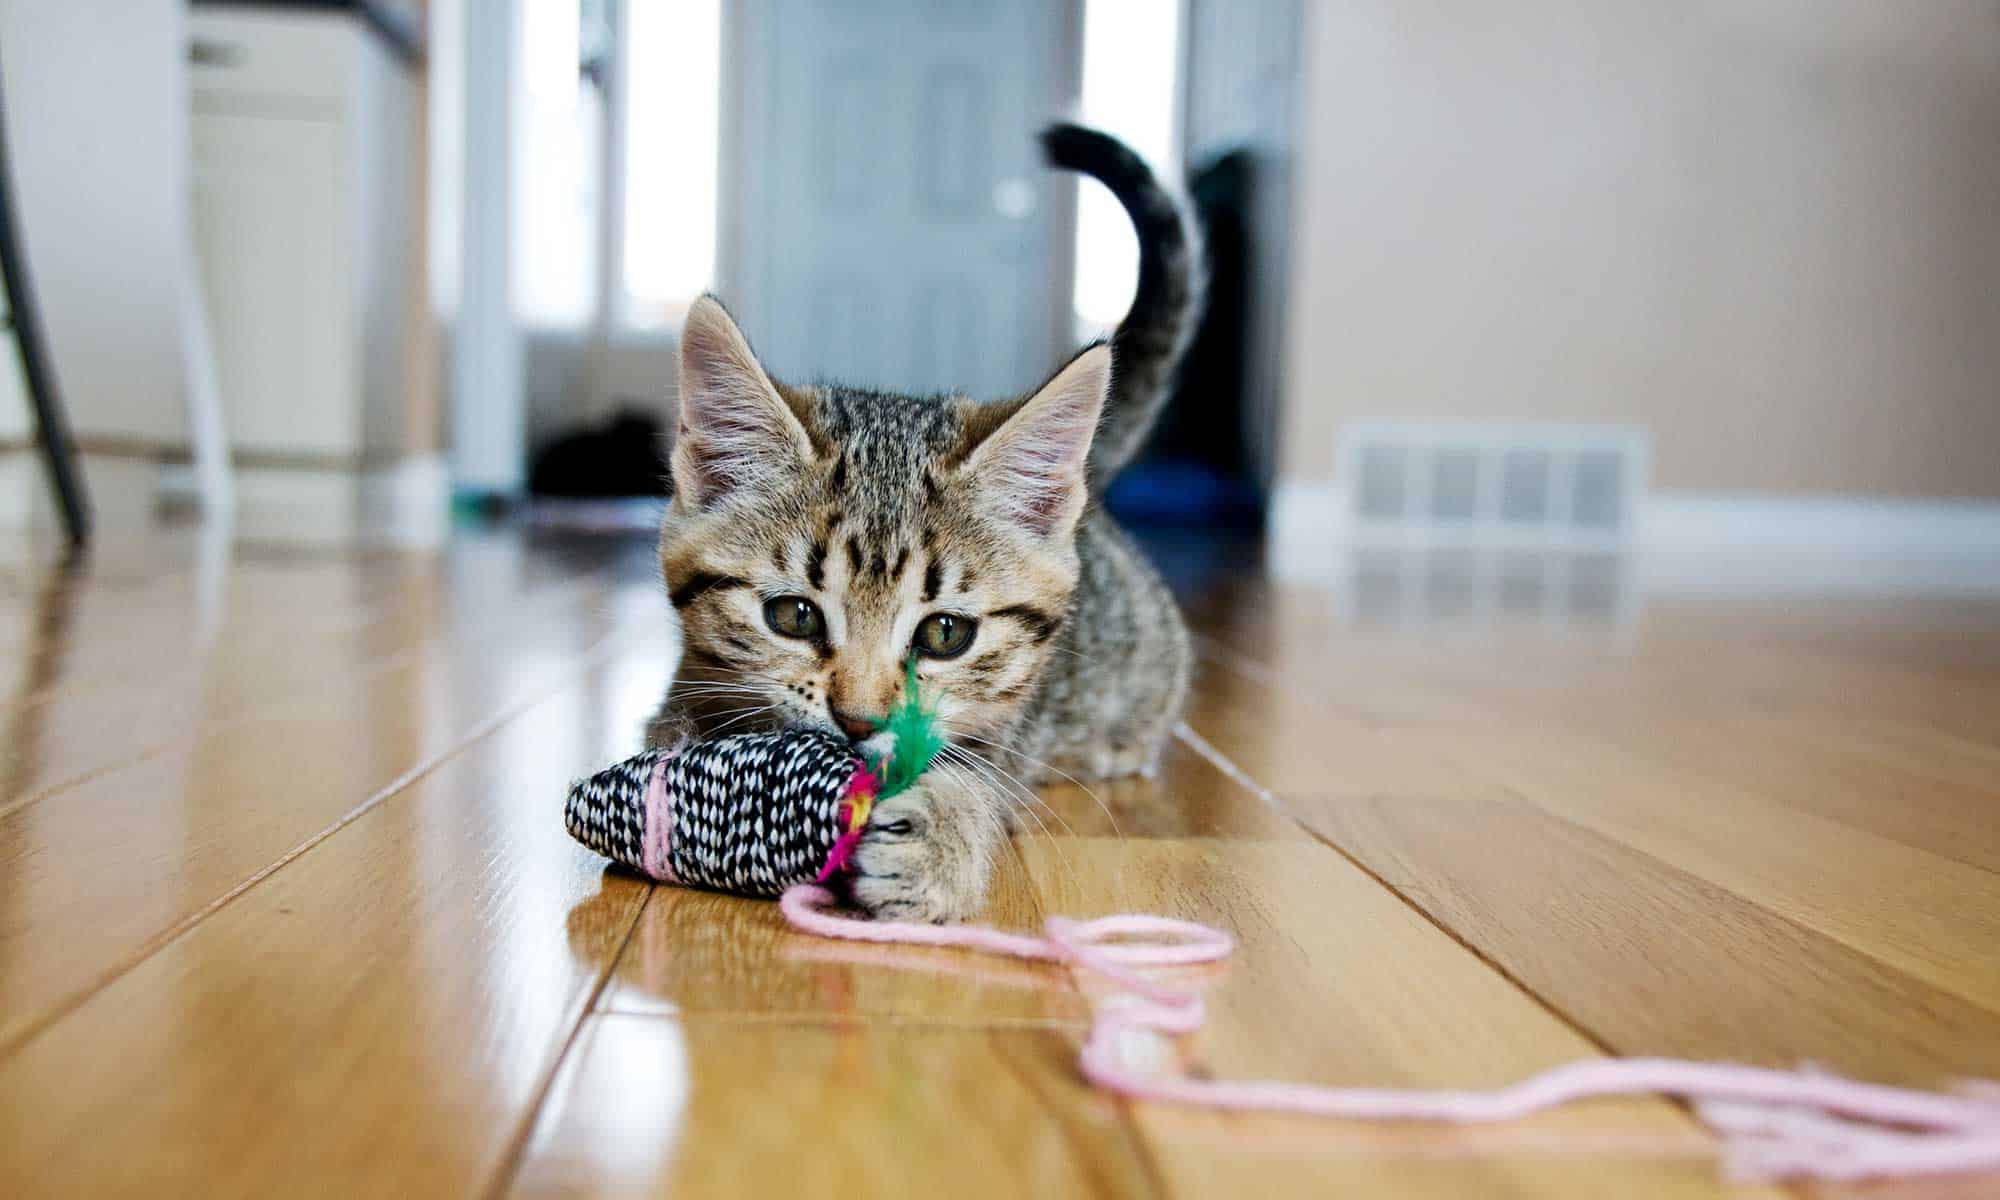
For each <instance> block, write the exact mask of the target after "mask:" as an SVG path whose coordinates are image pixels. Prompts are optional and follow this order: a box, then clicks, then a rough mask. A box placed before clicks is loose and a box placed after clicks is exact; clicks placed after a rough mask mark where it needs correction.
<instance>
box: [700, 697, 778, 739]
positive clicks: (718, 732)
mask: <svg viewBox="0 0 2000 1200" xmlns="http://www.w3.org/2000/svg"><path fill="white" fill-rule="evenodd" d="M778 707H779V706H778V705H776V704H766V705H764V706H762V707H761V708H751V709H746V710H743V712H742V715H741V716H736V717H731V718H730V719H729V720H727V721H724V722H723V723H722V724H720V725H717V726H716V727H715V728H713V729H711V730H708V731H707V732H706V733H704V734H702V736H703V737H720V736H722V731H723V730H725V729H728V728H729V727H730V726H732V725H739V724H741V723H743V722H744V721H748V720H750V719H751V718H752V717H756V716H760V715H762V714H764V713H767V712H772V711H775V710H776V709H777V708H778Z"/></svg>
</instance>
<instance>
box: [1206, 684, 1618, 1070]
mask: <svg viewBox="0 0 2000 1200" xmlns="http://www.w3.org/2000/svg"><path fill="white" fill-rule="evenodd" d="M1175 732H1176V733H1177V734H1183V735H1184V736H1183V741H1185V742H1186V743H1187V744H1188V745H1189V746H1191V747H1192V748H1193V749H1194V751H1195V752H1196V753H1197V754H1200V755H1201V756H1202V757H1203V758H1206V759H1208V760H1209V761H1210V762H1212V763H1213V764H1214V765H1215V766H1216V768H1217V769H1218V770H1220V771H1222V772H1223V773H1224V774H1226V775H1228V776H1229V777H1230V778H1231V779H1234V780H1237V781H1239V782H1243V783H1244V784H1245V785H1246V786H1248V787H1250V788H1251V789H1252V790H1253V791H1254V792H1255V793H1256V794H1257V795H1258V796H1259V797H1260V798H1262V799H1263V800H1264V801H1265V802H1266V803H1269V804H1271V805H1272V806H1273V807H1275V808H1276V809H1277V810H1278V811H1279V813H1281V814H1283V815H1284V817H1285V819H1286V820H1288V821H1291V822H1292V823H1293V824H1294V825H1296V826H1297V827H1298V828H1299V829H1301V830H1303V831H1304V832H1305V833H1306V834H1307V835H1308V836H1310V837H1311V838H1312V839H1313V841H1315V842H1316V843H1318V844H1319V845H1322V846H1325V847H1326V848H1327V849H1329V850H1331V851H1333V852H1334V853H1335V854H1337V855H1339V856H1340V857H1341V859H1342V860H1343V861H1345V862H1347V863H1348V864H1349V865H1350V866H1352V867H1353V868H1354V869H1355V870H1357V871H1360V872H1361V873H1362V874H1363V875H1365V876H1367V877H1368V878H1369V879H1370V880H1372V881H1373V882H1374V883H1375V885H1376V886H1377V887H1380V888H1382V889H1383V890H1384V891H1386V892H1388V893H1389V894H1390V895H1391V896H1394V897H1395V898H1396V899H1397V901H1398V902H1399V903H1401V904H1402V905H1403V906H1404V907H1406V908H1408V909H1409V910H1410V911H1411V912H1413V913H1415V914H1416V915H1417V916H1418V917H1419V918H1420V919H1422V920H1423V922H1424V923H1425V924H1427V925H1429V926H1431V927H1432V928H1434V929H1436V930H1437V931H1438V932H1440V933H1442V934H1444V935H1445V936H1446V937H1448V938H1450V939H1451V940H1452V942H1453V943H1455V944H1456V945H1458V946H1459V947H1460V948H1461V949H1463V950H1465V951H1466V952H1467V953H1468V954H1471V955H1472V956H1473V957H1474V958H1476V959H1477V960H1478V961H1479V962H1481V963H1483V964H1484V965H1485V966H1486V967H1487V968H1488V969H1489V970H1491V971H1492V972H1493V973H1494V974H1496V975H1498V976H1499V977H1500V978H1502V979H1504V980H1506V981H1507V983H1508V985H1509V986H1511V987H1513V988H1514V989H1515V990H1516V991H1518V992H1520V993H1521V994H1522V995H1523V996H1526V997H1528V998H1529V999H1530V1000H1531V1001H1532V1002H1534V1004H1535V1005H1536V1006H1537V1007H1539V1008H1541V1009H1542V1010H1543V1011H1544V1012H1546V1013H1548V1014H1549V1015H1550V1016H1552V1017H1554V1018H1555V1019H1556V1020H1557V1021H1558V1022H1560V1023H1561V1024H1562V1025H1563V1026H1564V1027H1565V1028H1568V1029H1570V1030H1572V1031H1574V1032H1575V1033H1576V1034H1577V1036H1579V1037H1581V1038H1583V1039H1584V1041H1586V1042H1588V1043H1589V1044H1590V1045H1591V1046H1592V1047H1593V1048H1595V1049H1596V1050H1598V1051H1599V1052H1600V1053H1603V1054H1606V1055H1612V1054H1615V1053H1616V1051H1614V1050H1613V1049H1612V1048H1611V1047H1610V1046H1609V1045H1608V1044H1606V1043H1605V1042H1604V1041H1603V1040H1602V1039H1600V1038H1599V1037H1598V1036H1597V1035H1596V1034H1594V1033H1592V1032H1591V1031H1590V1030H1589V1029H1587V1028H1585V1027H1584V1026H1583V1025H1581V1024H1579V1023H1578V1022H1577V1021H1575V1020H1574V1019H1572V1018H1571V1017H1570V1016H1569V1015H1568V1014H1567V1013H1565V1012H1563V1011H1562V1010H1561V1009H1560V1008H1558V1007H1557V1006H1556V1005H1555V1004H1553V1003H1551V1002H1550V1001H1549V1000H1548V999H1547V998H1546V997H1544V996H1542V995H1541V994H1540V993H1538V992H1536V991H1535V990H1534V989H1533V988H1530V987H1529V986H1527V984H1526V983H1524V982H1523V981H1522V980H1520V979H1519V978H1517V977H1516V976H1515V975H1514V974H1513V972H1511V971H1509V970H1508V969H1507V968H1506V967H1504V966H1502V965H1501V964H1500V963H1499V962H1497V961H1495V960H1494V959H1493V958H1492V957H1491V956H1490V955H1488V954H1486V953H1485V952H1484V951H1482V950H1480V949H1479V947H1477V946H1475V945H1473V944H1472V943H1471V942H1469V941H1467V940H1466V939H1465V938H1464V937H1462V936H1460V935H1459V933H1458V932H1457V931H1456V930H1454V929H1452V928H1451V927H1450V926H1449V925H1446V924H1445V923H1444V922H1442V921H1440V920H1438V919H1437V918H1436V917H1435V916H1433V915H1431V913H1430V912H1429V911H1428V910H1426V909H1425V908H1424V907H1423V906H1422V905H1421V904H1418V903H1417V902H1416V901H1414V900H1412V899H1411V898H1410V897H1409V896H1408V895H1407V894H1405V893H1404V892H1403V890H1402V889H1400V888H1398V887H1397V886H1396V885H1394V884H1393V883H1390V882H1389V881H1388V880H1387V879H1386V878H1384V877H1383V876H1382V875H1381V874H1380V873H1378V872H1376V871H1375V870H1374V869H1372V868H1371V867H1369V866H1368V864H1366V863H1364V862H1362V861H1361V860H1360V859H1359V858H1357V857H1355V856H1354V855H1353V854H1351V853H1349V852H1348V851H1347V849H1346V848H1345V847H1343V846H1341V845H1340V844H1339V843H1338V842H1335V841H1333V840H1332V839H1331V838H1328V837H1327V836H1326V835H1325V834H1322V833H1321V832H1320V831H1319V830H1317V829H1314V828H1313V827H1312V826H1310V825H1308V824H1306V823H1305V822H1303V821H1301V820H1299V819H1298V818H1297V817H1296V816H1294V815H1293V814H1292V813H1291V812H1290V811H1289V810H1288V809H1287V808H1286V807H1285V804H1284V800H1283V798H1282V797H1280V796H1278V795H1277V794H1276V793H1275V792H1272V791H1271V790H1270V789H1269V788H1266V787H1263V786H1262V785H1260V784H1258V783H1257V782H1256V781H1255V780H1253V779H1251V778H1250V775H1249V773H1248V772H1246V771H1244V770H1243V768H1242V767H1240V766H1238V765H1236V764H1235V763H1234V762H1232V761H1230V760H1229V758H1228V756H1226V755H1224V754H1223V753H1222V752H1221V751H1220V750H1217V749H1216V748H1215V747H1214V746H1213V745H1210V744H1209V742H1208V741H1207V739H1205V738H1203V737H1202V736H1201V735H1200V734H1198V733H1196V732H1195V731H1194V730H1193V729H1190V728H1188V727H1187V726H1186V725H1185V724H1183V725H1182V726H1181V728H1180V729H1177V730H1176V731H1175Z"/></svg>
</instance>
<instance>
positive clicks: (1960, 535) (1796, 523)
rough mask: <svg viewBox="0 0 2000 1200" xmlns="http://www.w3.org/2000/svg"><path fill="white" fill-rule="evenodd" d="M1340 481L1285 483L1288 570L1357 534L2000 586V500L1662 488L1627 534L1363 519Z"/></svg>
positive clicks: (1360, 540) (1739, 570)
mask: <svg viewBox="0 0 2000 1200" xmlns="http://www.w3.org/2000/svg"><path fill="white" fill-rule="evenodd" d="M1345 495H1346V493H1345V492H1344V491H1343V489H1341V487H1340V486H1339V485H1338V484H1335V483H1305V484H1280V485H1279V486H1278V488H1277V489H1276V490H1275V492H1274V494H1273V496H1272V503H1271V512H1270V519H1269V522H1268V534H1269V546H1270V557H1271V562H1272V564H1273V566H1274V568H1275V569H1276V570H1277V571H1278V572H1279V574H1281V575H1284V576H1289V577H1294V578H1326V577H1328V576H1330V575H1331V574H1332V573H1333V572H1334V571H1336V570H1338V569H1339V566H1340V564H1341V563H1342V562H1343V561H1344V558H1343V553H1344V551H1345V550H1346V549H1348V548H1351V547H1353V546H1355V545H1359V544H1366V545H1372V546H1382V545H1388V546H1392V547H1393V546H1404V547H1409V548H1413V549H1419V548H1422V547H1425V546H1432V545H1439V544H1447V545H1451V544H1456V545H1476V546H1497V547H1504V548H1519V549H1531V550H1549V551H1580V550H1596V551H1608V552H1619V553H1628V554H1630V555H1631V556H1632V557H1633V558H1634V560H1635V561H1636V562H1638V563H1639V564H1640V565H1641V575H1642V576H1643V578H1644V581H1645V584H1646V586H1647V588H1648V589H1649V590H1663V591H1682V590H1703V591H1718V590H1720V591H1743V590H1758V591H1768V590H1780V591H1827V590H1832V591H1878V590H1885V589H1886V590H1895V591H1908V590H1913V589H1925V590H1928V589H1935V588H1943V589H1953V590H1956V589H1966V588H1970V589H1976V590H1982V591H1984V590H1993V589H2000V501H1993V500H1911V499H1904V498H1898V497H1884V496H1782V495H1772V494H1764V493H1715V492H1671V491H1669V492H1654V493H1652V494H1650V495H1649V496H1647V497H1646V498H1645V499H1644V501H1643V503H1642V505H1641V509H1640V517H1639V520H1638V522H1637V523H1636V528H1635V530H1634V532H1633V534H1632V535H1631V536H1630V537H1629V538H1627V539H1625V540H1588V541H1582V542H1579V541H1574V540H1561V539H1558V540H1551V539H1548V538H1539V537H1535V536H1532V535H1531V536H1527V537H1521V536H1518V535H1515V534H1512V533H1509V532H1507V531H1504V530H1492V529H1487V530H1466V531H1452V530H1438V529H1413V530H1409V531H1407V532H1404V531H1392V532H1386V533H1385V531H1384V530H1382V529H1381V528H1380V527H1369V528H1362V527H1359V526H1357V525H1355V524H1353V523H1352V522H1351V521H1350V520H1349V518H1348V515H1347V512H1346V509H1345V506H1344V504H1345Z"/></svg>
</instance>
